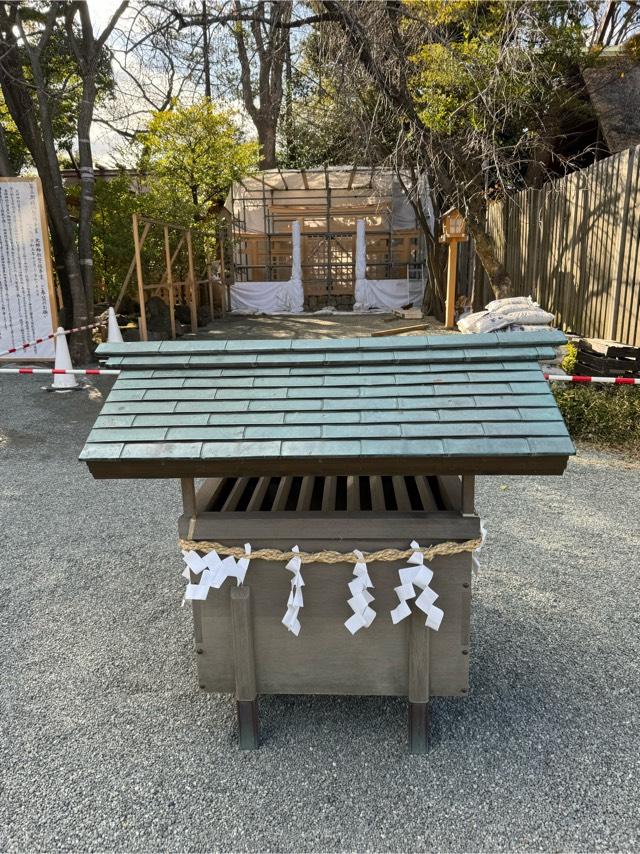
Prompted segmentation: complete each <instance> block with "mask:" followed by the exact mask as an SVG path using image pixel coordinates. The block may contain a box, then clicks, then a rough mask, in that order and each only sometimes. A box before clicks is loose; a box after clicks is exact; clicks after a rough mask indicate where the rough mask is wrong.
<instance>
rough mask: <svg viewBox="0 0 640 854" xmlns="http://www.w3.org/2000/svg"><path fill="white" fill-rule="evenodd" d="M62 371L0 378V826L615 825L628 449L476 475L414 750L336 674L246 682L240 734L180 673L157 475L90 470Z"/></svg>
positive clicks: (86, 832) (183, 621) (348, 838)
mask: <svg viewBox="0 0 640 854" xmlns="http://www.w3.org/2000/svg"><path fill="white" fill-rule="evenodd" d="M87 388H88V390H87ZM87 388H85V390H83V391H80V392H75V393H72V394H69V395H56V394H47V393H46V392H44V391H42V390H41V389H40V385H39V384H38V382H37V380H34V379H33V378H23V377H4V378H3V379H2V381H1V384H0V585H1V590H0V651H1V652H0V728H1V737H0V851H2V852H31V851H52V852H53V851H118V852H120V851H122V852H125V851H126V852H137V851H145V852H151V851H197V852H204V851H256V852H258V851H278V852H279V851H283V852H285V851H286V852H289V851H291V852H316V851H331V852H333V851H384V852H386V851H402V852H404V851H455V852H458V851H459V852H464V851H492V852H493V851H554V852H556V851H620V850H634V849H635V850H637V849H638V847H639V846H640V807H639V803H640V800H639V798H638V780H639V779H640V755H639V752H638V741H639V739H638V733H639V731H640V711H639V709H640V703H639V697H638V693H639V685H640V679H639V667H638V662H639V661H640V592H639V591H640V583H639V569H640V549H639V547H640V516H639V514H638V495H640V466H638V465H637V464H635V463H634V461H629V460H625V459H624V458H621V457H616V456H612V455H608V454H605V453H596V452H593V451H581V452H580V453H579V455H578V457H577V458H576V459H574V460H572V461H571V462H570V464H569V468H568V471H567V473H566V474H565V476H564V477H562V478H560V477H547V478H533V477H532V478H526V477H513V478H508V477H504V478H501V477H486V478H480V479H478V501H477V503H478V509H479V511H480V512H481V515H482V516H483V518H484V519H485V520H486V522H487V526H488V529H489V539H488V543H487V546H486V550H485V552H484V560H483V566H482V569H481V571H480V574H479V576H478V577H477V579H475V580H474V603H473V625H472V632H473V639H472V658H471V686H472V690H471V693H470V695H469V696H468V698H466V699H451V700H449V699H435V700H434V701H433V704H432V705H433V728H432V744H431V751H430V753H429V755H428V756H426V757H416V756H409V755H407V753H406V745H405V739H406V703H405V702H404V701H403V700H401V699H388V698H382V699H380V698H364V699H363V698H357V697H347V698H334V697H306V696H305V697H264V698H261V700H260V710H261V716H262V740H263V742H262V746H261V748H260V749H259V750H258V751H255V752H241V751H239V750H238V748H237V740H236V728H235V710H234V704H233V702H232V699H231V698H230V697H227V696H209V695H205V694H204V693H202V692H200V691H199V689H198V684H197V678H196V670H195V655H194V650H193V644H192V639H191V637H192V626H191V615H190V612H189V609H188V608H184V609H181V608H180V598H181V589H182V583H183V582H182V580H181V578H180V571H181V560H180V558H179V555H178V552H177V547H176V536H177V530H176V519H177V516H178V513H179V506H180V499H179V487H178V484H177V482H175V481H166V482H165V481H147V482H142V481H131V482H129V481H94V480H93V479H92V478H91V476H90V475H89V473H88V471H87V469H86V467H85V466H84V465H83V464H82V463H79V462H77V456H78V453H79V451H80V449H81V448H82V445H83V442H84V439H85V438H86V436H87V434H88V432H89V429H90V427H91V425H92V423H93V420H94V419H95V417H96V415H97V413H98V411H99V409H100V407H101V405H102V402H103V395H105V394H106V393H107V391H108V388H109V380H107V379H106V378H101V379H96V380H95V382H94V383H93V384H91V385H89V386H88V387H87Z"/></svg>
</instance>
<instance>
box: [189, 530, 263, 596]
mask: <svg viewBox="0 0 640 854" xmlns="http://www.w3.org/2000/svg"><path fill="white" fill-rule="evenodd" d="M182 557H183V559H184V562H185V563H186V567H185V568H184V570H183V572H182V577H183V578H186V579H187V582H188V583H187V587H186V590H185V592H184V597H183V599H182V604H183V605H184V603H185V601H186V600H187V599H192V600H194V599H195V600H203V599H206V598H207V596H208V594H209V590H210V589H211V588H212V587H213V588H215V589H219V588H220V587H222V585H223V584H224V582H225V581H226V580H227V578H235V579H236V581H237V584H238V586H240V585H241V584H242V583H243V582H244V578H245V575H246V574H247V570H248V569H249V561H250V559H251V545H250V544H249V543H245V544H244V556H243V557H241V558H239V559H238V560H236V559H235V558H234V557H232V556H231V555H229V557H225V558H224V559H222V558H221V557H220V555H219V554H218V553H217V552H216V551H211V552H209V553H208V554H206V555H205V556H204V557H200V555H199V554H198V552H196V551H188V552H187V551H183V552H182ZM191 573H193V574H194V575H198V576H200V577H199V579H198V581H197V582H192V581H191Z"/></svg>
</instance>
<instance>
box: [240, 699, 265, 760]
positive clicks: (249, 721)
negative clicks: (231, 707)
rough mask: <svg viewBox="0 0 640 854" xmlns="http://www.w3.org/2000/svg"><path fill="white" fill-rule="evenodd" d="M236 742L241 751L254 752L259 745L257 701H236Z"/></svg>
mask: <svg viewBox="0 0 640 854" xmlns="http://www.w3.org/2000/svg"><path fill="white" fill-rule="evenodd" d="M236 709H237V711H238V740H239V743H240V749H241V750H256V749H257V748H258V747H259V745H260V721H259V719H258V701H257V700H236Z"/></svg>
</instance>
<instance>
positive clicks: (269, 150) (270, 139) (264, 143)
mask: <svg viewBox="0 0 640 854" xmlns="http://www.w3.org/2000/svg"><path fill="white" fill-rule="evenodd" d="M255 126H256V130H257V131H258V142H259V143H260V149H261V154H262V156H261V157H260V168H261V169H275V167H276V166H277V162H276V127H275V124H274V123H273V122H272V121H269V120H267V121H265V120H263V119H262V118H260V119H258V120H257V121H256V122H255Z"/></svg>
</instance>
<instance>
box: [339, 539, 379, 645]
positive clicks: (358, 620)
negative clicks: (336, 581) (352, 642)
mask: <svg viewBox="0 0 640 854" xmlns="http://www.w3.org/2000/svg"><path fill="white" fill-rule="evenodd" d="M353 553H354V555H355V556H356V557H357V558H358V562H357V563H356V565H355V567H354V570H353V574H354V575H355V578H354V579H353V581H350V582H349V591H350V593H351V598H350V599H347V605H348V606H349V607H350V608H351V610H352V611H353V614H352V615H351V616H350V617H349V619H348V620H346V621H345V626H346V627H347V629H348V630H349V631H350V632H351V634H352V635H355V633H356V632H359V631H360V629H362V628H367V629H368V628H369V626H370V625H371V623H372V622H373V621H374V620H375V618H376V612H375V611H374V610H373V608H371V607H370V605H371V603H372V602H373V596H372V595H371V593H369V590H368V588H369V587H373V582H372V581H371V579H370V578H369V572H368V570H367V564H366V563H365V561H364V555H363V554H362V552H361V551H358V549H354V550H353Z"/></svg>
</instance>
